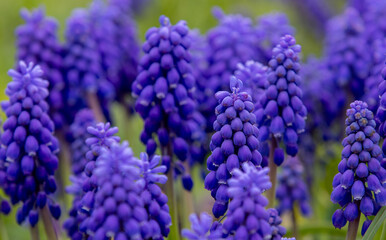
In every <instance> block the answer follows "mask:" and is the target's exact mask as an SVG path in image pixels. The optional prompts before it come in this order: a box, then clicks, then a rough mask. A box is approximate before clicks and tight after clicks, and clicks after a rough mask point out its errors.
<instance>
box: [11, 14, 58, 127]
mask: <svg viewBox="0 0 386 240" xmlns="http://www.w3.org/2000/svg"><path fill="white" fill-rule="evenodd" d="M20 15H21V16H22V18H23V19H24V21H25V24H24V25H21V26H19V27H18V28H17V29H16V31H15V34H16V38H17V43H16V44H17V59H18V61H25V62H27V63H28V62H33V63H35V64H39V66H40V67H41V68H42V70H43V72H44V75H43V78H44V79H46V80H47V81H48V82H49V86H48V90H49V94H48V97H47V100H46V101H47V103H48V104H49V106H50V117H51V119H52V120H53V121H54V123H55V128H56V129H57V130H58V129H61V128H62V126H63V115H62V113H61V112H60V110H61V108H63V99H62V95H61V91H62V90H63V88H64V81H63V76H62V68H63V59H62V51H63V50H62V46H61V44H60V42H59V40H58V37H57V29H58V27H57V25H58V24H57V22H56V20H55V19H53V18H49V17H46V16H45V13H44V10H43V9H42V8H38V9H36V10H33V11H31V12H29V11H28V10H26V9H23V10H21V12H20Z"/></svg>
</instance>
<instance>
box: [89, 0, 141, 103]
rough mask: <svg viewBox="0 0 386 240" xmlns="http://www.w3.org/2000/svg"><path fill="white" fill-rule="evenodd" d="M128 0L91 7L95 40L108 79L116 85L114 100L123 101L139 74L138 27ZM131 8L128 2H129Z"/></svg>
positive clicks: (97, 3) (100, 3)
mask: <svg viewBox="0 0 386 240" xmlns="http://www.w3.org/2000/svg"><path fill="white" fill-rule="evenodd" d="M124 2H125V1H115V2H114V1H110V4H108V5H105V4H104V3H103V1H94V2H93V3H92V5H91V6H90V18H91V21H92V26H91V27H92V31H91V32H92V38H93V39H94V40H95V42H96V45H97V49H98V52H99V54H100V58H101V64H102V69H103V72H104V75H105V77H106V79H107V80H108V81H109V83H111V84H112V85H113V86H114V90H115V97H116V99H117V100H118V101H121V102H124V97H125V95H127V94H128V93H130V92H131V84H132V82H133V81H134V80H135V77H136V75H137V65H138V57H139V45H138V43H137V40H136V37H137V36H136V35H137V33H136V25H135V22H134V21H133V19H132V18H131V16H130V15H129V14H128V12H127V11H125V10H124V6H123V3H124ZM127 4H128V5H129V3H127Z"/></svg>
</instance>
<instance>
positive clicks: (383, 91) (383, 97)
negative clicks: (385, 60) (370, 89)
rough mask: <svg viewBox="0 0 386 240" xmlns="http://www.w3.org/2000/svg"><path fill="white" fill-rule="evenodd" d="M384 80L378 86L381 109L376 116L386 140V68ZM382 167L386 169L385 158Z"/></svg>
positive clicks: (384, 144)
mask: <svg viewBox="0 0 386 240" xmlns="http://www.w3.org/2000/svg"><path fill="white" fill-rule="evenodd" d="M382 77H383V80H382V82H381V83H380V84H379V86H378V96H380V101H379V107H378V110H377V114H376V120H377V121H378V122H379V134H380V135H381V137H382V138H383V139H385V138H386V66H384V67H383V69H382ZM382 151H383V155H384V156H385V155H386V141H383V145H382ZM381 163H382V167H383V168H386V161H385V158H383V160H382V162H381Z"/></svg>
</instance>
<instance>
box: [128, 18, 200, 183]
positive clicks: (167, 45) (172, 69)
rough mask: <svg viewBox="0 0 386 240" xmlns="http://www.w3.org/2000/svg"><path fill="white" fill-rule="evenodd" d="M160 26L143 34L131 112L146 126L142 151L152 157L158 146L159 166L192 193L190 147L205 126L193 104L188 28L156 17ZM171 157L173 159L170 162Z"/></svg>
mask: <svg viewBox="0 0 386 240" xmlns="http://www.w3.org/2000/svg"><path fill="white" fill-rule="evenodd" d="M160 24H161V27H160V28H155V27H153V28H150V29H149V30H148V32H147V33H146V41H145V43H144V44H143V47H142V49H143V51H144V53H145V55H144V56H143V57H142V59H141V61H140V68H139V72H140V73H139V74H138V76H137V79H136V80H135V81H134V83H133V86H132V91H133V95H134V96H135V97H137V100H136V104H135V109H136V111H137V112H138V113H139V115H140V116H141V117H142V118H143V120H144V123H145V124H144V125H145V126H144V130H143V131H142V134H141V141H142V142H143V143H144V144H146V152H147V153H148V154H149V155H150V156H152V155H153V154H154V153H155V151H156V149H157V147H160V148H161V153H162V161H163V165H166V166H167V167H168V169H169V168H170V167H172V170H174V171H175V173H176V174H178V175H182V183H183V186H184V188H185V189H186V190H189V191H190V190H191V189H192V187H193V182H192V179H191V177H190V173H189V170H188V169H186V168H187V167H189V166H188V163H189V161H191V158H192V157H194V156H192V151H191V150H190V146H192V143H193V142H195V141H200V139H202V137H205V135H203V128H204V124H205V123H204V119H203V117H202V116H201V115H200V113H199V112H198V111H197V109H196V108H197V106H196V103H195V101H194V100H193V92H194V89H195V86H196V85H195V79H194V77H193V75H192V68H191V65H190V59H191V57H190V53H189V46H190V38H189V35H188V33H189V28H188V26H187V25H186V23H185V22H184V21H180V22H178V23H177V24H176V25H171V24H170V21H169V19H168V18H167V17H165V16H161V17H160ZM156 137H158V143H157V142H156ZM173 155H175V156H176V158H177V160H174V161H172V158H173ZM169 178H171V179H172V175H169Z"/></svg>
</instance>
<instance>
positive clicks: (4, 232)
mask: <svg viewBox="0 0 386 240" xmlns="http://www.w3.org/2000/svg"><path fill="white" fill-rule="evenodd" d="M0 233H1V235H0V239H2V240H8V239H9V238H8V232H7V228H6V227H5V224H4V222H3V219H2V216H1V214H0Z"/></svg>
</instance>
